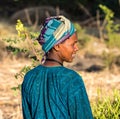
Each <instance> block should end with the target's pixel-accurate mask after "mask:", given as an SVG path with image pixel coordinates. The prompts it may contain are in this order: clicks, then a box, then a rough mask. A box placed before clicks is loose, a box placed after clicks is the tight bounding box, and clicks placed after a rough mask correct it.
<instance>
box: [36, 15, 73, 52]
mask: <svg viewBox="0 0 120 119" xmlns="http://www.w3.org/2000/svg"><path fill="white" fill-rule="evenodd" d="M74 32H75V28H74V26H73V24H72V23H71V22H70V20H68V19H67V18H65V17H64V16H54V17H49V18H46V20H45V23H44V24H43V26H42V28H41V33H40V35H39V37H38V39H37V40H38V42H39V43H40V44H41V45H42V49H43V51H44V52H45V53H47V52H48V51H49V50H50V49H51V48H52V47H53V46H54V45H57V44H59V43H61V42H63V41H64V40H66V39H67V38H69V37H70V36H72V35H73V34H74Z"/></svg>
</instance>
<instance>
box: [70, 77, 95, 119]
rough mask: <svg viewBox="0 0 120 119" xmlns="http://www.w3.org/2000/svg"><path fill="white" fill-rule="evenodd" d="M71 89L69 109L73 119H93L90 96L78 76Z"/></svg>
mask: <svg viewBox="0 0 120 119" xmlns="http://www.w3.org/2000/svg"><path fill="white" fill-rule="evenodd" d="M72 80H73V81H72V83H71V85H70V87H69V98H68V108H69V115H70V118H71V119H93V115H92V111H91V107H90V103H89V99H88V95H87V92H86V89H85V86H84V83H83V81H82V78H81V77H80V76H78V75H76V76H74V77H73V79H72Z"/></svg>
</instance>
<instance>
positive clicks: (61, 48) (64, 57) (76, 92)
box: [22, 15, 93, 119]
mask: <svg viewBox="0 0 120 119" xmlns="http://www.w3.org/2000/svg"><path fill="white" fill-rule="evenodd" d="M37 40H38V42H39V43H40V45H41V46H42V50H43V51H44V52H45V55H44V58H43V60H42V64H40V65H38V66H36V67H35V68H33V69H31V70H30V71H28V72H27V73H26V75H25V77H24V81H23V83H22V111H23V118H24V119H93V115H92V110H91V107H90V102H89V99H88V95H87V93H86V88H85V85H84V82H83V80H82V77H81V76H80V75H79V74H78V73H77V72H75V71H74V70H72V69H69V68H67V67H65V66H64V65H63V63H64V62H72V61H73V59H74V57H75V54H76V52H77V51H78V46H77V41H78V38H77V33H76V29H75V27H74V25H73V23H72V22H71V21H70V20H69V19H68V18H66V17H64V16H62V15H59V16H53V17H49V18H46V20H45V22H44V24H43V26H42V28H41V31H40V35H39V37H38V38H37Z"/></svg>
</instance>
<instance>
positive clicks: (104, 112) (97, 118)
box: [92, 90, 120, 119]
mask: <svg viewBox="0 0 120 119" xmlns="http://www.w3.org/2000/svg"><path fill="white" fill-rule="evenodd" d="M92 110H93V115H94V119H119V118H120V91H119V90H115V91H114V93H113V95H112V96H110V97H104V98H103V97H99V95H98V97H97V100H96V103H94V104H93V105H92Z"/></svg>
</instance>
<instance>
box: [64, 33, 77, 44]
mask: <svg viewBox="0 0 120 119" xmlns="http://www.w3.org/2000/svg"><path fill="white" fill-rule="evenodd" d="M77 40H78V38H77V34H76V33H74V34H73V35H72V36H71V37H70V38H68V39H67V40H66V41H65V42H76V41H77Z"/></svg>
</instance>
